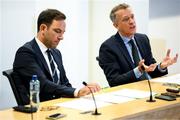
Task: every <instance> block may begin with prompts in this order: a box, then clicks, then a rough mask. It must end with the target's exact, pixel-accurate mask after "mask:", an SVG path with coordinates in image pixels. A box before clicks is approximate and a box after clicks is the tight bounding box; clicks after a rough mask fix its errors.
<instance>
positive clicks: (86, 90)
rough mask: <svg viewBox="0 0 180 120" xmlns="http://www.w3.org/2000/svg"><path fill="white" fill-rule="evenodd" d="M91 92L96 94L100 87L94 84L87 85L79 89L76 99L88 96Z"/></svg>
mask: <svg viewBox="0 0 180 120" xmlns="http://www.w3.org/2000/svg"><path fill="white" fill-rule="evenodd" d="M90 89H91V91H92V92H98V91H100V90H101V88H100V86H99V85H98V84H96V83H91V84H87V86H85V87H83V88H81V89H80V90H79V92H78V97H81V96H85V95H88V94H90V93H91V91H90Z"/></svg>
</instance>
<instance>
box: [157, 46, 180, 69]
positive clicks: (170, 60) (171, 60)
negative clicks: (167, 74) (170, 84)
mask: <svg viewBox="0 0 180 120" xmlns="http://www.w3.org/2000/svg"><path fill="white" fill-rule="evenodd" d="M170 52H171V50H170V49H168V51H167V53H166V57H165V58H164V59H163V61H162V62H161V64H160V67H161V69H165V68H167V67H168V66H170V65H172V64H174V63H176V62H177V59H178V54H176V56H175V57H173V58H171V57H170Z"/></svg>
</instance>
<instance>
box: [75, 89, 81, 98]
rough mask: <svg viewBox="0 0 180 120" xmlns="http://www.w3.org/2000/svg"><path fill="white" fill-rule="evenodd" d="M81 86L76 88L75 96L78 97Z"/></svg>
mask: <svg viewBox="0 0 180 120" xmlns="http://www.w3.org/2000/svg"><path fill="white" fill-rule="evenodd" d="M79 90H80V88H76V89H75V91H74V97H78V93H79Z"/></svg>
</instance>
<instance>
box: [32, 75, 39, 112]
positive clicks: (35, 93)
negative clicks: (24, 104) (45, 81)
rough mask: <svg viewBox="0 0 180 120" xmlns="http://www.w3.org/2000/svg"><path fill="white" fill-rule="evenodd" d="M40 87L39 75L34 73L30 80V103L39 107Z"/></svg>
mask: <svg viewBox="0 0 180 120" xmlns="http://www.w3.org/2000/svg"><path fill="white" fill-rule="evenodd" d="M39 88H40V84H39V80H38V79H37V75H33V76H32V80H31V81H30V105H31V106H32V107H34V108H37V109H38V107H39V90H40V89H39Z"/></svg>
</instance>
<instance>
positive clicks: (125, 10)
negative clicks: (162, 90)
mask: <svg viewBox="0 0 180 120" xmlns="http://www.w3.org/2000/svg"><path fill="white" fill-rule="evenodd" d="M110 19H111V20H112V22H113V25H114V27H115V28H116V29H117V30H118V32H117V33H116V34H115V35H113V36H111V37H110V38H109V39H107V40H106V41H105V42H104V43H102V45H101V47H100V50H99V65H100V67H101V68H102V69H103V71H104V73H105V75H106V78H107V80H108V83H109V85H110V86H117V85H122V84H126V83H131V82H136V81H139V80H144V79H147V77H149V78H150V77H152V78H154V77H159V76H163V75H165V74H167V73H168V71H167V67H168V66H169V65H172V64H173V63H176V61H177V58H178V54H176V56H175V57H173V58H171V57H170V50H168V51H167V55H166V57H165V58H164V59H163V60H162V62H161V63H160V64H158V65H157V64H156V60H155V59H154V58H153V55H152V53H151V46H150V43H149V39H148V37H147V36H146V35H145V34H140V33H136V23H135V18H134V14H133V12H132V10H131V7H130V6H129V5H128V4H125V3H123V4H119V5H117V6H115V7H114V8H113V9H112V11H111V13H110ZM144 71H146V72H147V73H148V75H147V76H145V75H144Z"/></svg>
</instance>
